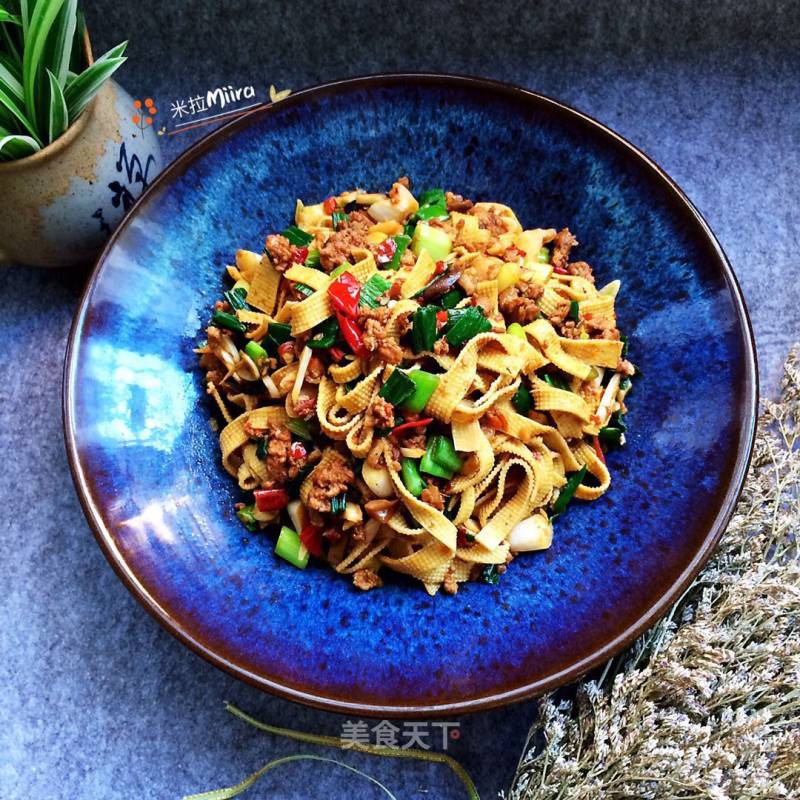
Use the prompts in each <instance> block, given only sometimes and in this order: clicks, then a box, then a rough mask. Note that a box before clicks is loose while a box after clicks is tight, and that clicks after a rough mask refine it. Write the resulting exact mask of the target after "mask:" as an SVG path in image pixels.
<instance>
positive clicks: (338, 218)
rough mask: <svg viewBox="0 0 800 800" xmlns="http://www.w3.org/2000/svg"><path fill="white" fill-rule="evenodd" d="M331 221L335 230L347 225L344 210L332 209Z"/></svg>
mask: <svg viewBox="0 0 800 800" xmlns="http://www.w3.org/2000/svg"><path fill="white" fill-rule="evenodd" d="M331 223H332V224H333V229H334V230H335V231H338V230H340V229H341V228H343V227H344V226H345V225H347V214H346V213H345V212H344V211H334V212H333V214H331Z"/></svg>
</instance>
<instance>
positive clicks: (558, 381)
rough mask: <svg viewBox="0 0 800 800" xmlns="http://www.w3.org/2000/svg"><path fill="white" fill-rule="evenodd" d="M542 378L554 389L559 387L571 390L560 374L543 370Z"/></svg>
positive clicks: (567, 390)
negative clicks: (552, 373)
mask: <svg viewBox="0 0 800 800" xmlns="http://www.w3.org/2000/svg"><path fill="white" fill-rule="evenodd" d="M542 380H543V381H544V382H545V383H549V384H550V385H551V386H552V387H553V388H554V389H561V390H562V391H564V392H571V391H572V389H571V388H570V386H569V384H568V383H567V382H566V381H565V380H564V379H563V378H562V377H561V376H560V375H551V374H550V373H549V372H545V374H544V375H542Z"/></svg>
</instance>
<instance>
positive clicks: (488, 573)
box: [481, 564, 500, 586]
mask: <svg viewBox="0 0 800 800" xmlns="http://www.w3.org/2000/svg"><path fill="white" fill-rule="evenodd" d="M481 580H482V581H483V582H484V583H490V584H492V585H493V586H496V585H497V584H498V583H499V582H500V573H499V572H498V571H497V564H487V565H486V566H485V567H484V568H483V569H482V570H481Z"/></svg>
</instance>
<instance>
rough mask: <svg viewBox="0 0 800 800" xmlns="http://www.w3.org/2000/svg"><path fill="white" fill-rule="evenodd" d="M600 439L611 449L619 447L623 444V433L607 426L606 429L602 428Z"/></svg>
mask: <svg viewBox="0 0 800 800" xmlns="http://www.w3.org/2000/svg"><path fill="white" fill-rule="evenodd" d="M598 438H599V439H600V441H601V442H602V443H603V444H607V445H609V446H610V447H619V446H620V445H621V444H622V431H621V430H620V429H619V428H613V427H609V426H606V427H605V428H600V433H599V434H598Z"/></svg>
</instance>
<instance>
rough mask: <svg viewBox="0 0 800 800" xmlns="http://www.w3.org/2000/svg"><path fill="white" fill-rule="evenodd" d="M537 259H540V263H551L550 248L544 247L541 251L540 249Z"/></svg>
mask: <svg viewBox="0 0 800 800" xmlns="http://www.w3.org/2000/svg"><path fill="white" fill-rule="evenodd" d="M536 260H537V261H538V262H539V263H540V264H549V263H550V251H549V250H548V249H547V248H546V247H543V248H542V249H541V250H540V251H539V252H538V253H537V254H536Z"/></svg>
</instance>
